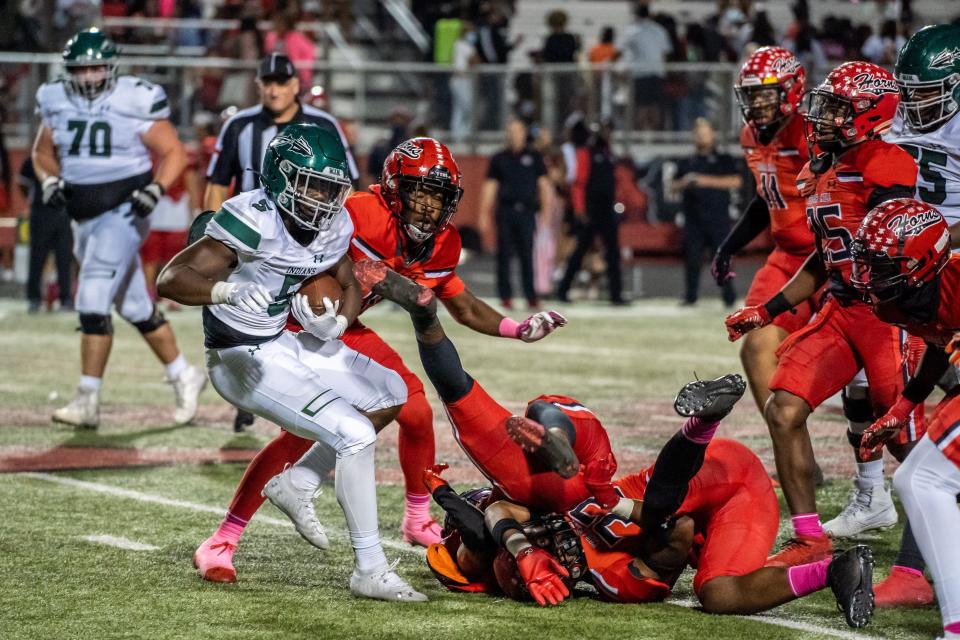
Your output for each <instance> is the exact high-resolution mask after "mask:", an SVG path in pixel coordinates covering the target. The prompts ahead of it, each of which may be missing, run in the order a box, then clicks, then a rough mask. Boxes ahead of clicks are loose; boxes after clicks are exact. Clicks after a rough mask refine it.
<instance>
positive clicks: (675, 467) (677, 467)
mask: <svg viewBox="0 0 960 640" xmlns="http://www.w3.org/2000/svg"><path fill="white" fill-rule="evenodd" d="M706 450H707V446H706V444H699V443H696V442H693V441H691V440H688V439H687V436H685V435H684V434H683V431H682V430H681V431H678V432H677V433H675V434H674V435H673V437H672V438H670V440H668V441H667V443H666V444H665V445H663V448H662V449H661V450H660V453H659V454H658V455H657V461H656V463H655V464H654V466H653V473H652V474H651V475H650V481H649V482H648V483H647V488H646V490H645V491H644V495H643V508H642V510H641V512H640V521H641V526H642V527H643V529H644V530H645V531H652V530H655V529H656V530H662V527H663V523H664V522H665V521H666V519H667V518H669V517H670V516H672V515H673V514H674V512H676V510H677V509H679V508H680V505H681V504H682V503H683V500H684V498H686V497H687V486H688V484H689V482H690V480H692V479H693V477H694V476H695V475H697V472H698V471H700V467H702V466H703V456H704V453H705V452H706Z"/></svg>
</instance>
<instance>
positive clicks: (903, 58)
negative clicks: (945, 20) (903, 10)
mask: <svg viewBox="0 0 960 640" xmlns="http://www.w3.org/2000/svg"><path fill="white" fill-rule="evenodd" d="M894 77H895V78H896V81H897V85H898V86H899V88H900V95H901V100H900V115H901V116H902V118H903V120H904V123H905V124H906V126H907V127H908V128H910V129H913V130H914V131H917V132H921V133H923V132H928V131H933V130H935V129H937V128H939V127H940V126H942V125H943V123H945V122H946V121H947V120H949V119H950V118H952V117H953V116H955V115H956V114H957V111H960V25H957V24H937V25H930V26H927V27H924V28H922V29H919V30H918V31H916V32H915V33H914V34H913V35H911V36H910V39H909V40H907V43H906V44H905V45H904V46H903V48H902V49H900V52H899V53H898V55H897V63H896V67H895V70H894Z"/></svg>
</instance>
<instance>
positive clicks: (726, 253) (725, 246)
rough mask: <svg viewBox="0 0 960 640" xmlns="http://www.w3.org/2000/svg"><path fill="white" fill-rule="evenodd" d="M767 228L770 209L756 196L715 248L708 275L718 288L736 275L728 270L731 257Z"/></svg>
mask: <svg viewBox="0 0 960 640" xmlns="http://www.w3.org/2000/svg"><path fill="white" fill-rule="evenodd" d="M768 226H770V209H769V208H768V207H767V203H766V202H765V201H764V200H763V198H760V197H759V196H757V197H755V198H754V199H753V200H751V201H750V204H748V205H747V208H746V209H744V211H743V215H742V216H740V219H739V220H737V224H735V225H734V227H733V229H731V230H730V233H729V234H727V237H726V238H724V239H723V242H721V243H720V246H719V247H717V254H716V255H715V256H714V257H713V264H712V265H711V266H710V273H711V275H713V279H714V280H716V282H717V285H718V286H721V287H722V286H723V283H725V282H726V281H727V280H729V279H730V278H732V277H734V276H735V275H736V274H735V273H733V271H731V270H730V261H731V259H732V258H733V256H734V255H735V254H736V253H738V252H739V251H740V250H741V249H743V248H744V247H745V246H747V245H748V244H750V241H751V240H753V239H754V238H756V237H757V236H758V235H760V232H762V231H763V230H764V229H766V228H767V227H768Z"/></svg>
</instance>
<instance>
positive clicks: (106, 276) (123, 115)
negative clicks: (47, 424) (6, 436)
mask: <svg viewBox="0 0 960 640" xmlns="http://www.w3.org/2000/svg"><path fill="white" fill-rule="evenodd" d="M63 59H64V63H65V65H66V68H67V75H66V77H64V78H62V79H60V80H57V81H55V82H48V83H46V84H44V85H43V86H41V87H40V89H39V91H37V112H38V113H39V114H40V118H41V120H42V122H41V126H40V130H39V132H38V133H37V138H36V141H35V142H34V146H33V165H34V167H35V169H36V172H37V178H38V180H40V182H41V185H42V190H43V191H42V193H43V201H44V203H46V204H48V205H51V206H54V207H59V208H63V207H65V208H66V210H67V213H69V214H70V217H71V218H72V219H73V235H74V254H75V255H76V257H77V261H78V262H79V263H80V274H79V283H78V287H77V295H76V303H75V306H76V309H77V311H78V312H79V314H80V331H81V339H80V358H81V377H80V385H79V386H78V387H77V393H76V396H75V397H74V398H73V400H72V401H71V402H70V404H68V405H67V406H65V407H62V408H60V409H57V410H56V411H55V412H54V414H53V419H54V421H56V422H62V423H66V424H72V425H75V426H79V427H87V428H96V427H97V425H98V424H99V422H100V410H99V397H100V384H101V380H102V379H103V373H104V370H105V369H106V366H107V359H108V358H109V356H110V348H111V346H112V344H113V325H112V321H111V316H110V314H111V307H115V308H116V310H117V312H118V313H119V314H120V315H121V317H123V318H124V319H125V320H127V321H128V322H130V323H131V324H132V325H133V326H135V327H136V328H137V329H138V330H139V331H140V333H141V335H143V337H144V339H145V340H146V342H147V344H148V345H150V348H151V349H152V350H153V352H154V354H156V356H157V357H158V358H159V359H160V361H161V362H162V363H163V364H164V365H165V367H166V373H167V380H168V381H169V382H170V383H171V384H172V385H173V389H174V394H175V396H176V405H177V408H176V412H175V414H174V421H175V422H176V424H186V423H188V422H190V421H191V420H192V419H193V417H194V415H195V414H196V411H197V397H198V396H199V394H200V392H201V391H202V390H203V387H204V386H205V385H206V384H207V376H206V374H205V373H204V372H203V371H202V370H200V369H198V368H196V367H194V366H191V365H190V364H188V363H187V361H186V360H185V359H184V357H183V355H182V354H181V353H180V350H179V349H178V348H177V341H176V337H175V336H174V334H173V329H172V328H171V327H170V325H169V324H167V321H166V320H165V319H164V317H163V314H161V313H160V311H159V310H157V308H156V307H155V306H154V304H153V301H152V300H151V299H150V295H149V293H148V290H147V285H146V281H145V279H144V276H143V270H142V268H141V265H140V256H139V253H138V251H139V249H140V245H141V244H142V243H143V240H144V238H146V235H147V232H148V231H149V227H150V223H149V221H148V216H149V215H150V212H151V211H152V210H153V208H154V206H156V204H157V200H159V199H160V197H161V196H162V195H163V193H164V191H165V189H166V188H167V187H169V186H170V185H171V184H172V183H173V182H174V181H175V180H176V179H177V177H178V176H179V175H180V173H181V172H182V171H183V169H184V167H185V166H186V163H187V156H186V152H185V151H184V149H183V145H182V144H180V140H179V139H178V138H177V132H176V129H174V128H173V125H171V124H170V121H169V120H168V119H167V118H168V117H169V115H170V108H169V106H168V105H167V98H166V95H165V94H164V91H163V89H162V88H160V87H158V86H157V85H154V84H151V83H149V82H146V81H144V80H139V79H138V78H135V77H133V76H120V77H117V75H116V68H117V49H116V47H115V46H114V44H113V42H111V41H110V40H109V39H108V38H107V37H106V36H104V35H103V34H102V33H101V32H100V31H98V30H96V29H89V30H87V31H81V32H80V33H78V34H77V35H76V36H74V37H73V38H71V39H70V41H69V42H67V45H66V47H65V48H64V50H63ZM151 154H153V155H154V156H156V158H157V164H156V171H155V172H154V170H153V162H152V161H151Z"/></svg>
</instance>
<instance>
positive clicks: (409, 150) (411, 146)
mask: <svg viewBox="0 0 960 640" xmlns="http://www.w3.org/2000/svg"><path fill="white" fill-rule="evenodd" d="M395 151H396V152H397V153H400V154H402V155H404V156H406V157H408V158H410V159H411V160H419V159H420V156H421V155H423V148H422V147H420V145H418V144H417V143H415V142H414V141H413V140H407V141H405V142H401V143H400V144H399V145H397V147H396V149H395Z"/></svg>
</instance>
